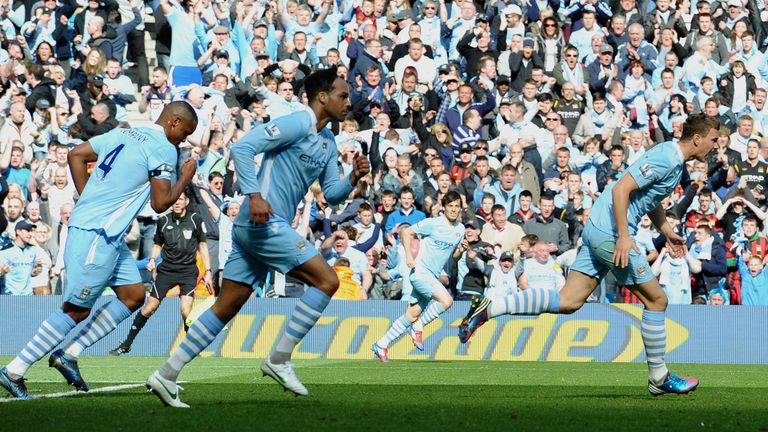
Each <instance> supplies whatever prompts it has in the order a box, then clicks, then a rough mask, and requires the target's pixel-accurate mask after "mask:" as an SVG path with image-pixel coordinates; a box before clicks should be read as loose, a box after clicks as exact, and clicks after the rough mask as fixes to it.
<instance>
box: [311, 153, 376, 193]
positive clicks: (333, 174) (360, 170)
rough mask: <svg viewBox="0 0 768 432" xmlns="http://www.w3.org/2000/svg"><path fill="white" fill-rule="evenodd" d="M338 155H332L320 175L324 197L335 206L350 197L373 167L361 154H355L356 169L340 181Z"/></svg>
mask: <svg viewBox="0 0 768 432" xmlns="http://www.w3.org/2000/svg"><path fill="white" fill-rule="evenodd" d="M337 157H338V153H336V152H335V151H334V152H332V153H331V155H330V156H329V158H328V161H327V162H326V164H325V169H324V170H323V173H322V174H321V175H320V184H321V185H322V186H323V195H324V196H325V199H326V200H327V201H328V202H329V203H331V204H333V205H335V204H338V203H340V202H342V201H344V200H345V199H347V197H348V196H349V194H350V192H352V188H353V187H355V186H356V185H357V182H358V181H360V179H361V178H363V177H365V176H366V175H367V174H368V173H369V172H370V171H371V165H370V163H369V162H368V158H367V157H366V156H365V155H362V154H360V153H357V154H355V168H354V170H353V171H352V173H351V174H350V175H349V177H347V178H346V179H341V180H340V179H339V166H338V164H337V163H336V158H337Z"/></svg>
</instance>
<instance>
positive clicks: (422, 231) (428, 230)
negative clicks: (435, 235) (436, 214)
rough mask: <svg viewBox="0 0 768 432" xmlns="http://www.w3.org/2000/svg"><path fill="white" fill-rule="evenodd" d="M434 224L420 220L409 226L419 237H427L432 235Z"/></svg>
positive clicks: (430, 221)
mask: <svg viewBox="0 0 768 432" xmlns="http://www.w3.org/2000/svg"><path fill="white" fill-rule="evenodd" d="M433 227H434V223H433V222H432V219H431V218H430V219H422V220H421V221H419V222H417V223H415V224H413V225H411V230H413V232H414V233H415V234H416V235H418V236H419V237H428V236H430V235H432V228H433Z"/></svg>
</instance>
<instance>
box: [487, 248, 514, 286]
mask: <svg viewBox="0 0 768 432" xmlns="http://www.w3.org/2000/svg"><path fill="white" fill-rule="evenodd" d="M514 267H515V256H514V254H513V253H512V252H509V251H507V252H504V253H502V254H501V257H499V262H498V263H496V264H495V265H494V266H493V271H492V272H491V277H490V278H489V280H488V288H486V290H485V296H486V297H488V298H502V297H506V296H508V295H511V294H514V293H516V292H517V291H519V290H520V289H519V288H518V287H517V277H516V275H515V271H514V270H515V268H514Z"/></svg>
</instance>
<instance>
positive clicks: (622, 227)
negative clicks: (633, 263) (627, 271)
mask: <svg viewBox="0 0 768 432" xmlns="http://www.w3.org/2000/svg"><path fill="white" fill-rule="evenodd" d="M637 189H639V186H638V185H637V182H636V181H635V179H634V178H633V177H632V175H631V174H628V175H625V176H622V177H621V179H619V181H618V183H616V186H614V188H613V191H612V193H613V220H614V221H615V222H616V233H617V234H618V239H617V240H616V248H615V249H614V251H613V265H615V266H617V267H622V268H623V267H626V266H627V264H629V251H630V250H632V249H634V250H635V252H639V250H638V249H637V245H635V242H634V240H632V236H630V235H629V223H628V222H627V212H628V210H629V197H630V195H632V192H634V191H636V190H637Z"/></svg>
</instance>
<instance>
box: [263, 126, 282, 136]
mask: <svg viewBox="0 0 768 432" xmlns="http://www.w3.org/2000/svg"><path fill="white" fill-rule="evenodd" d="M265 132H266V133H267V135H269V136H271V137H272V138H276V137H278V136H280V128H279V127H277V125H276V124H274V123H270V124H268V125H267V127H266V129H265Z"/></svg>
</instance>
